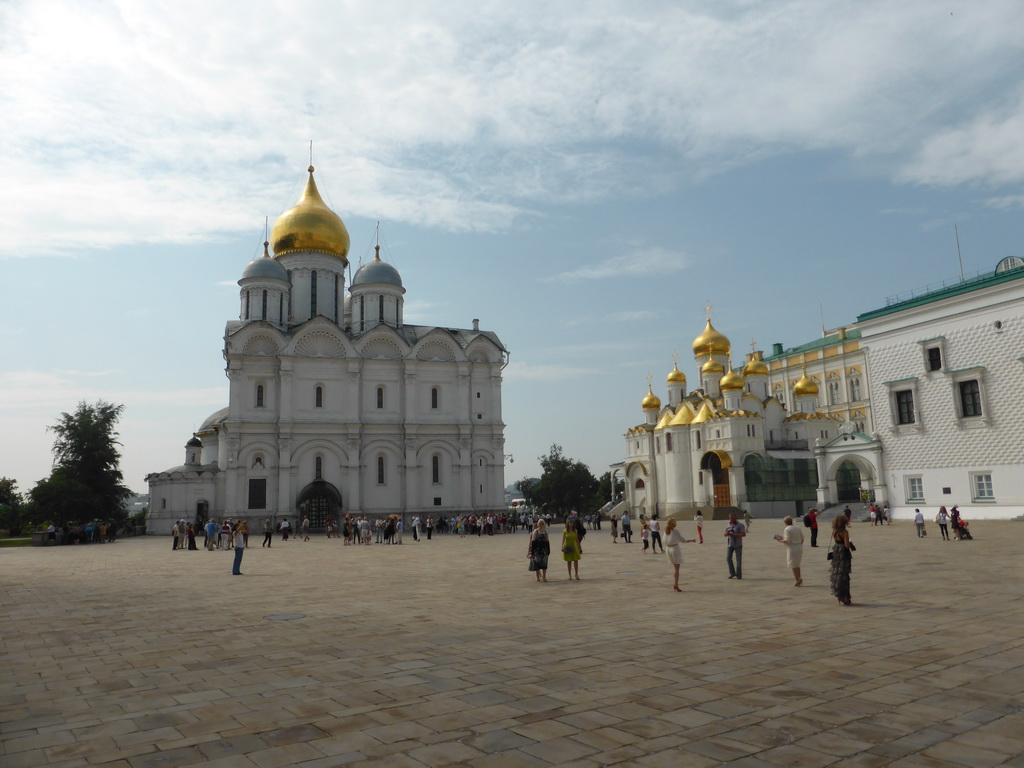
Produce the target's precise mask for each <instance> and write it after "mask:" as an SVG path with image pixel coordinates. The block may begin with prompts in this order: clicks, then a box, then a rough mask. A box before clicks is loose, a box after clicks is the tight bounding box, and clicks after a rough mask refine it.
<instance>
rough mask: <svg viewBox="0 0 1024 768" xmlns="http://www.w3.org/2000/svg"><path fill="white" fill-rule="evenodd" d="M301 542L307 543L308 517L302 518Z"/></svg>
mask: <svg viewBox="0 0 1024 768" xmlns="http://www.w3.org/2000/svg"><path fill="white" fill-rule="evenodd" d="M302 540H303V541H309V515H305V516H304V517H303V518H302Z"/></svg>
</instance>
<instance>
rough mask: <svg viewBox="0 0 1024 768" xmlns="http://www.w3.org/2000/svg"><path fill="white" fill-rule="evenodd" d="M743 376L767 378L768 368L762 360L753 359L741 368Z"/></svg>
mask: <svg viewBox="0 0 1024 768" xmlns="http://www.w3.org/2000/svg"><path fill="white" fill-rule="evenodd" d="M743 375H744V376H767V375H768V366H767V365H766V364H765V362H764V360H758V359H757V358H754V359H752V360H750V361H748V362H747V364H746V365H744V366H743Z"/></svg>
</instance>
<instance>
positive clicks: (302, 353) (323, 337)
mask: <svg viewBox="0 0 1024 768" xmlns="http://www.w3.org/2000/svg"><path fill="white" fill-rule="evenodd" d="M293 349H294V355H295V356H296V357H332V358H344V357H348V350H347V349H346V347H345V343H344V341H343V339H342V337H341V336H340V335H339V334H338V333H334V332H331V331H329V330H327V329H316V330H311V331H308V332H307V333H304V334H303V335H302V336H301V337H300V338H299V339H297V340H296V342H295V344H294V345H293Z"/></svg>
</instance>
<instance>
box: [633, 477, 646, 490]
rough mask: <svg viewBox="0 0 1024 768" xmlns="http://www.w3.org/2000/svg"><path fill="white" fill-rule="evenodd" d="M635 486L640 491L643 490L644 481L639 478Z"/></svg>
mask: <svg viewBox="0 0 1024 768" xmlns="http://www.w3.org/2000/svg"><path fill="white" fill-rule="evenodd" d="M633 487H634V488H636V489H637V490H638V491H640V490H643V487H644V481H643V480H640V479H637V481H636V484H635V485H634V486H633Z"/></svg>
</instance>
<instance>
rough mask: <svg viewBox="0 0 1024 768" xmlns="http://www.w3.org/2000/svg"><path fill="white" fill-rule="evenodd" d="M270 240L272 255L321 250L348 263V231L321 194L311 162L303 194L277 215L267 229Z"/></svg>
mask: <svg viewBox="0 0 1024 768" xmlns="http://www.w3.org/2000/svg"><path fill="white" fill-rule="evenodd" d="M270 242H271V243H272V244H273V246H274V255H275V256H280V255H281V254H282V253H288V252H290V251H324V252H327V253H333V254H334V255H335V256H340V257H341V258H342V259H344V260H345V262H346V263H347V262H348V258H347V256H348V247H349V237H348V230H347V229H345V223H344V222H343V221H342V220H341V217H340V216H338V214H336V213H335V212H334V211H332V210H331V209H330V208H328V207H327V203H325V202H324V201H323V198H321V197H320V192H319V190H317V188H316V182H315V181H314V180H313V166H312V165H311V166H309V178H308V179H307V180H306V188H305V189H304V190H302V197H300V198H299V201H298V202H297V203H296V204H295V205H294V206H292V207H291V208H289V209H288V210H287V211H285V212H284V213H282V214H281V215H280V216H278V217H277V221H275V222H274V228H273V229H272V230H270Z"/></svg>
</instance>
